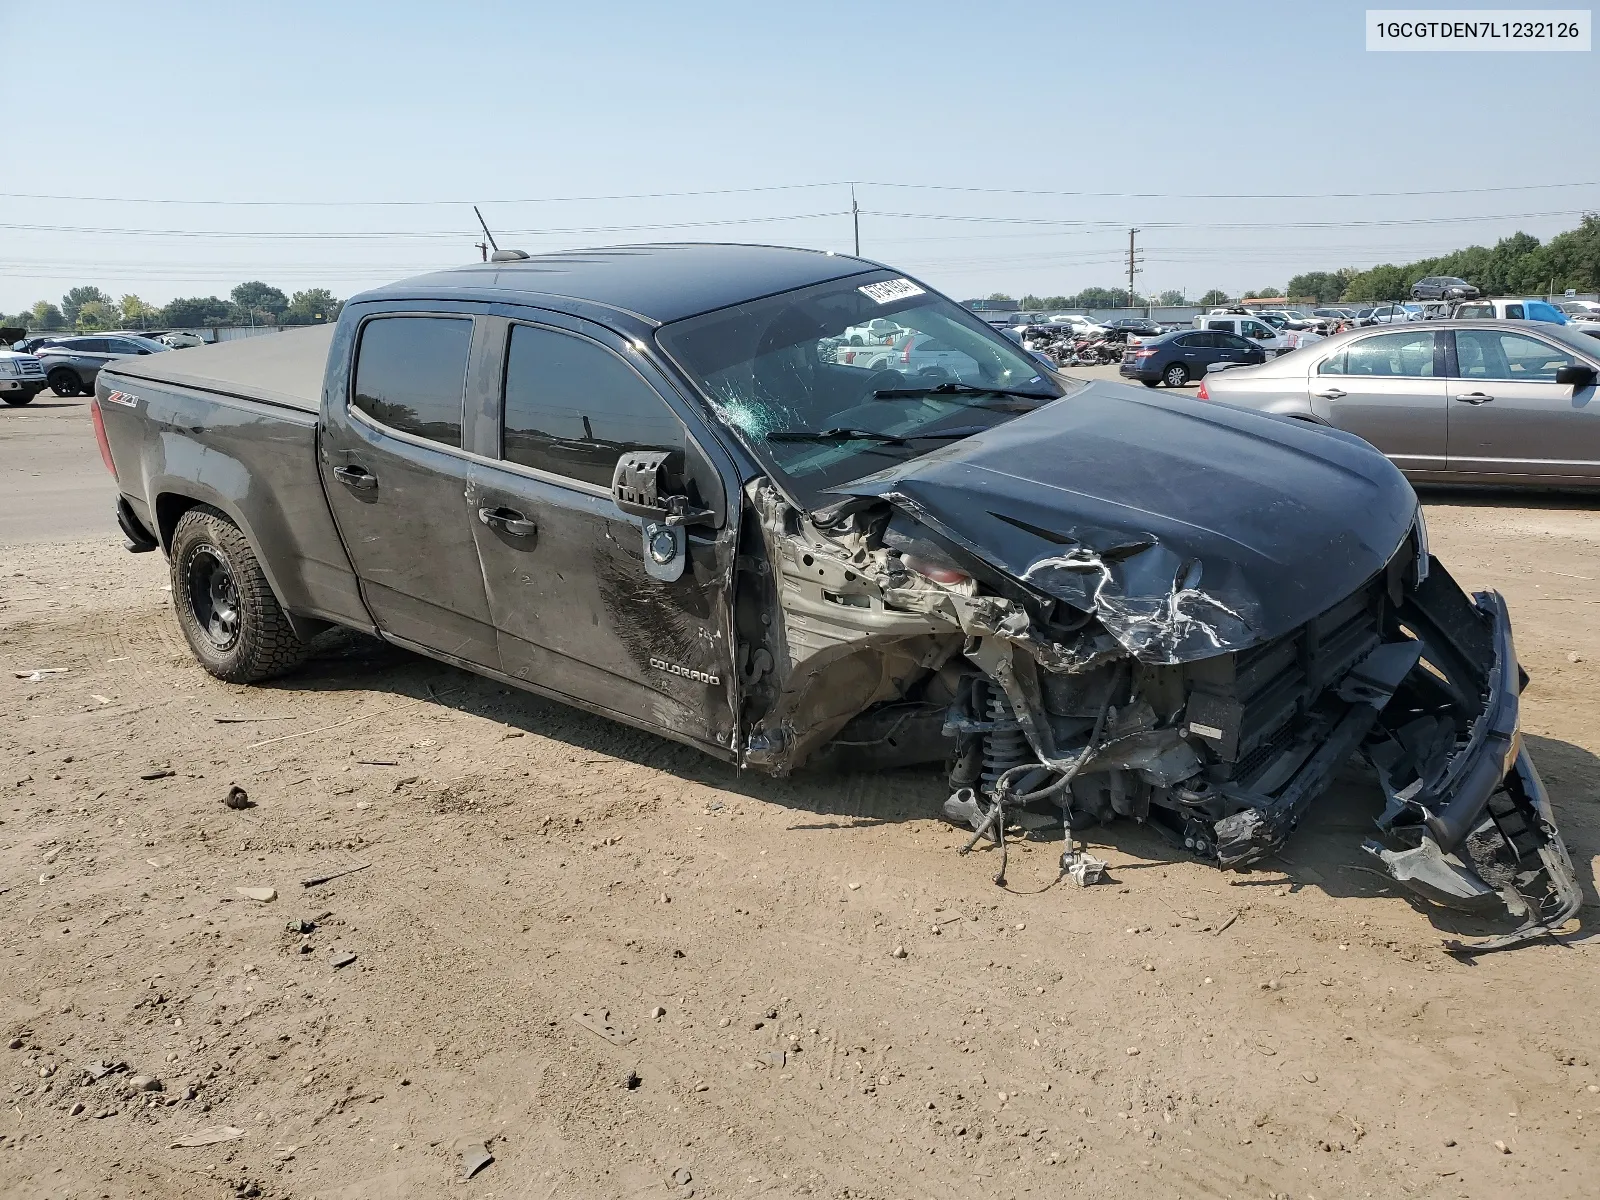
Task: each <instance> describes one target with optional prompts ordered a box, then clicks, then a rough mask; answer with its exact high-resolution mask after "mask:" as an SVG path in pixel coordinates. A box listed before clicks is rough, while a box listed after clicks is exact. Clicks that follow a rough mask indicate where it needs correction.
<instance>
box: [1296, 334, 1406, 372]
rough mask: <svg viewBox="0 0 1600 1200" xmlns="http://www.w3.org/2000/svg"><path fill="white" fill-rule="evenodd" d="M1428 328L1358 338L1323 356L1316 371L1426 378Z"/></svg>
mask: <svg viewBox="0 0 1600 1200" xmlns="http://www.w3.org/2000/svg"><path fill="white" fill-rule="evenodd" d="M1433 339H1434V334H1433V331H1432V330H1428V331H1425V332H1424V331H1407V332H1406V333H1381V334H1379V335H1378V336H1376V337H1369V338H1362V339H1361V340H1360V341H1359V342H1355V343H1353V344H1352V345H1350V346H1348V347H1346V349H1345V350H1344V351H1343V352H1342V353H1339V354H1335V355H1334V356H1333V357H1332V358H1329V359H1326V360H1324V362H1323V363H1322V365H1321V366H1320V367H1318V368H1317V373H1318V374H1319V375H1384V376H1400V377H1406V378H1412V379H1428V378H1431V377H1432V376H1433V374H1434V370H1433Z"/></svg>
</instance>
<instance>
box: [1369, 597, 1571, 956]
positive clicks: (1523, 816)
mask: <svg viewBox="0 0 1600 1200" xmlns="http://www.w3.org/2000/svg"><path fill="white" fill-rule="evenodd" d="M1451 588H1452V590H1454V585H1453V583H1452V584H1451ZM1473 601H1474V604H1473V607H1474V608H1475V609H1476V611H1477V613H1479V614H1482V615H1483V616H1484V617H1487V618H1488V626H1489V629H1488V631H1487V632H1488V634H1489V638H1488V643H1487V645H1482V643H1481V641H1479V639H1477V638H1475V637H1473V636H1469V635H1471V634H1472V633H1474V632H1475V631H1473V630H1471V629H1470V628H1469V627H1468V626H1466V625H1465V624H1464V623H1463V622H1462V621H1461V620H1459V616H1460V614H1459V613H1451V612H1450V611H1449V610H1448V608H1444V609H1442V610H1430V609H1428V608H1426V607H1423V608H1422V609H1420V610H1419V612H1418V613H1416V614H1414V615H1415V616H1416V617H1419V618H1421V620H1420V621H1419V623H1425V624H1427V625H1429V626H1431V628H1428V629H1426V630H1418V632H1419V633H1423V634H1424V638H1425V640H1426V641H1427V642H1428V643H1429V653H1430V655H1435V656H1436V657H1437V658H1439V659H1444V660H1446V661H1444V662H1435V663H1434V665H1435V667H1436V668H1438V669H1439V670H1440V671H1442V672H1443V673H1444V675H1445V676H1447V677H1449V679H1450V681H1452V682H1454V683H1455V684H1456V686H1459V685H1460V680H1461V678H1462V676H1464V675H1469V674H1470V673H1471V672H1470V670H1469V668H1470V667H1471V666H1472V665H1473V664H1472V663H1471V662H1470V661H1469V660H1470V657H1471V656H1472V651H1473V647H1474V643H1475V642H1478V644H1479V645H1480V647H1481V648H1482V649H1487V650H1490V651H1491V653H1492V661H1491V662H1489V663H1488V664H1484V665H1487V670H1486V671H1485V672H1484V673H1483V676H1482V678H1483V681H1484V686H1483V690H1482V692H1481V693H1480V694H1481V696H1482V698H1483V704H1482V709H1481V711H1480V713H1479V715H1478V717H1477V718H1476V720H1474V721H1473V722H1472V724H1471V727H1470V730H1469V732H1468V734H1467V737H1466V739H1465V741H1464V742H1463V743H1459V744H1458V745H1457V746H1456V747H1454V748H1452V750H1451V751H1450V752H1449V753H1447V754H1443V755H1440V756H1438V759H1437V761H1436V764H1435V765H1434V766H1433V768H1432V769H1430V770H1425V771H1424V772H1423V773H1422V774H1421V775H1419V776H1418V777H1416V778H1413V779H1411V780H1409V781H1408V782H1406V784H1405V785H1404V786H1398V787H1397V786H1396V775H1397V772H1396V770H1395V768H1396V765H1397V755H1396V752H1395V748H1396V747H1397V746H1398V745H1399V744H1400V742H1401V741H1403V739H1404V732H1405V731H1404V730H1401V731H1400V735H1399V736H1398V737H1396V738H1391V739H1387V740H1376V741H1374V742H1372V743H1370V744H1369V745H1368V747H1367V757H1368V759H1369V761H1371V762H1372V764H1373V766H1374V767H1375V768H1377V770H1378V774H1379V776H1380V778H1382V779H1383V781H1384V785H1385V788H1386V790H1387V791H1388V795H1389V804H1388V806H1387V808H1386V809H1385V811H1384V813H1383V816H1382V817H1380V818H1379V821H1378V826H1379V828H1380V829H1381V830H1383V831H1384V832H1385V833H1386V834H1388V835H1389V836H1390V837H1391V838H1392V839H1393V840H1396V841H1399V842H1401V843H1403V844H1405V847H1406V848H1402V849H1391V848H1389V847H1388V846H1386V845H1384V844H1383V843H1382V842H1380V841H1378V840H1376V839H1369V840H1368V841H1367V842H1366V843H1365V846H1364V848H1365V849H1366V850H1367V851H1368V852H1369V853H1371V854H1373V855H1374V856H1376V857H1377V858H1378V859H1380V860H1381V861H1382V863H1383V865H1384V867H1385V869H1386V870H1387V871H1388V872H1389V874H1390V875H1391V876H1392V877H1393V878H1394V879H1395V880H1396V881H1397V882H1399V883H1403V884H1405V885H1406V887H1408V888H1410V889H1411V890H1412V891H1414V892H1416V893H1417V894H1419V895H1421V896H1424V897H1426V898H1427V899H1429V900H1432V901H1435V902H1438V903H1441V904H1446V905H1449V906H1451V907H1455V908H1461V909H1465V910H1467V911H1471V912H1476V913H1480V914H1484V915H1488V914H1493V913H1495V912H1497V911H1498V910H1500V909H1501V907H1502V906H1504V909H1505V910H1507V911H1509V912H1510V913H1511V914H1512V915H1513V916H1515V917H1519V918H1521V919H1522V924H1521V926H1520V927H1519V928H1517V929H1516V930H1514V931H1513V932H1511V933H1508V934H1504V935H1501V936H1499V937H1492V938H1488V939H1485V940H1482V941H1478V942H1472V943H1467V942H1460V941H1451V942H1447V943H1446V945H1447V948H1449V949H1450V950H1453V951H1457V952H1462V953H1481V952H1483V951H1487V950H1499V949H1503V948H1505V947H1507V946H1514V945H1517V944H1519V943H1521V942H1525V941H1528V940H1529V939H1531V938H1535V937H1539V936H1542V935H1544V934H1548V933H1553V932H1555V931H1556V930H1557V929H1559V928H1560V927H1561V926H1562V925H1564V924H1565V923H1566V922H1567V921H1568V920H1570V919H1571V918H1572V917H1573V916H1574V915H1576V913H1577V911H1578V909H1579V907H1580V906H1581V904H1582V901H1583V895H1582V892H1581V890H1580V889H1579V887H1578V881H1577V876H1576V873H1575V872H1574V870H1573V867H1572V860H1571V858H1570V857H1569V856H1568V854H1567V848H1566V846H1565V845H1564V844H1563V843H1562V840H1561V834H1560V831H1559V830H1558V829H1557V828H1556V823H1555V818H1554V815H1553V814H1552V812H1551V808H1550V798H1549V795H1548V794H1547V793H1546V791H1545V788H1544V784H1543V782H1542V781H1541V780H1540V778H1539V773H1538V771H1537V770H1536V769H1535V767H1534V765H1533V759H1532V757H1531V756H1530V755H1529V753H1528V751H1527V748H1526V747H1525V746H1524V745H1523V743H1522V732H1521V728H1520V725H1519V717H1520V707H1521V704H1520V693H1521V691H1522V688H1523V687H1524V686H1525V684H1526V682H1527V676H1526V675H1525V674H1524V673H1523V671H1522V668H1521V666H1520V665H1519V664H1518V662H1517V656H1516V648H1515V645H1514V643H1513V641H1512V636H1511V620H1510V616H1509V615H1508V613H1507V611H1506V604H1505V601H1504V599H1503V598H1502V597H1501V596H1500V595H1499V593H1497V592H1479V593H1477V594H1476V595H1475V596H1474V597H1473ZM1451 658H1458V659H1459V660H1460V661H1459V662H1456V663H1451V662H1450V661H1448V660H1449V659H1451ZM1429 661H1430V662H1432V661H1433V660H1432V659H1431V658H1430V660H1429ZM1385 715H1386V716H1389V715H1390V714H1385ZM1390 726H1391V728H1392V727H1393V723H1392V721H1391V722H1390Z"/></svg>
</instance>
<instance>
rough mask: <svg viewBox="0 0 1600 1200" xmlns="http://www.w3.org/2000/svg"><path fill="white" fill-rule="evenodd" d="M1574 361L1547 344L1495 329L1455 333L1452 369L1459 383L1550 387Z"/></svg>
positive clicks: (1465, 330) (1569, 356) (1458, 331)
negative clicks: (1493, 381) (1523, 383)
mask: <svg viewBox="0 0 1600 1200" xmlns="http://www.w3.org/2000/svg"><path fill="white" fill-rule="evenodd" d="M1576 361H1577V360H1576V359H1575V358H1573V357H1572V355H1570V354H1566V353H1564V352H1563V351H1560V350H1557V349H1556V348H1555V347H1554V346H1552V345H1551V344H1550V343H1549V342H1546V341H1543V340H1541V339H1539V338H1533V337H1526V336H1524V335H1523V334H1520V333H1506V332H1503V331H1501V330H1499V329H1458V330H1456V367H1457V371H1458V372H1459V374H1460V375H1461V377H1462V378H1463V379H1508V380H1529V381H1533V382H1539V383H1554V382H1555V378H1556V372H1557V371H1559V370H1560V369H1561V368H1562V367H1565V366H1570V365H1571V364H1572V363H1574V362H1576Z"/></svg>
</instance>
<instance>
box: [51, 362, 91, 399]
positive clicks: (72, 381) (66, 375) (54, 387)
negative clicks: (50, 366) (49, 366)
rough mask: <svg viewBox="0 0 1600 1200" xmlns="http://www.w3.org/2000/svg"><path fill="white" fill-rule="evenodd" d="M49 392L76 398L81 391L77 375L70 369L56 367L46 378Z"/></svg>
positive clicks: (81, 387)
mask: <svg viewBox="0 0 1600 1200" xmlns="http://www.w3.org/2000/svg"><path fill="white" fill-rule="evenodd" d="M48 382H49V384H50V390H51V391H52V392H54V393H55V394H56V395H58V396H76V395H77V394H78V393H79V392H81V391H83V384H82V382H81V381H80V380H79V379H78V373H77V372H76V371H74V370H72V369H71V368H70V367H57V368H56V369H55V370H54V371H51V372H50V374H49V376H48Z"/></svg>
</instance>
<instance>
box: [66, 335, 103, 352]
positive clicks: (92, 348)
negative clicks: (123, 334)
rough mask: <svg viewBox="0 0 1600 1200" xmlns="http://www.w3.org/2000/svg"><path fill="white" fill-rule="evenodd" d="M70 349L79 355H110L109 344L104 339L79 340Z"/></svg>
mask: <svg viewBox="0 0 1600 1200" xmlns="http://www.w3.org/2000/svg"><path fill="white" fill-rule="evenodd" d="M72 348H73V349H74V350H77V351H78V352H79V353H81V354H110V353H111V344H110V343H109V342H107V341H106V339H105V338H79V339H78V340H77V341H76V342H74V343H72Z"/></svg>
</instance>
